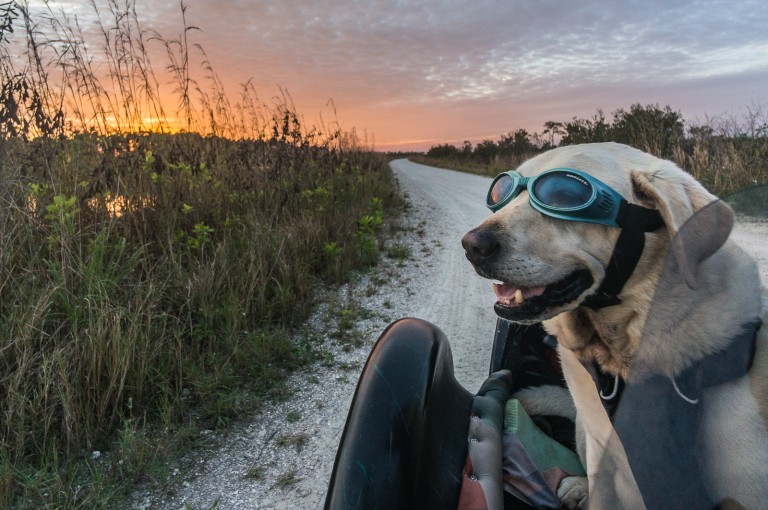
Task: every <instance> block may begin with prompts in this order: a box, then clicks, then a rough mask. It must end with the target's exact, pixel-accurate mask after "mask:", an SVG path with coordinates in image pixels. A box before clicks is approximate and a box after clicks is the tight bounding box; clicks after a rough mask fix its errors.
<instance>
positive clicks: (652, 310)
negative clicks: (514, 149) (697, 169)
mask: <svg viewBox="0 0 768 510" xmlns="http://www.w3.org/2000/svg"><path fill="white" fill-rule="evenodd" d="M487 205H488V206H489V208H491V209H492V210H493V211H494V213H493V214H492V215H491V216H490V217H489V218H488V219H486V220H485V221H484V222H483V223H482V224H481V225H480V226H479V227H477V228H475V229H473V230H472V231H470V232H468V233H467V234H466V235H465V236H464V238H463V239H462V244H463V246H464V249H465V251H466V256H467V258H468V259H469V261H470V262H471V263H472V264H473V266H474V268H475V270H476V271H477V272H478V274H480V275H481V276H483V277H485V278H489V279H492V280H494V281H495V283H494V284H493V288H494V291H495V292H496V295H497V298H498V301H497V303H496V305H495V310H496V312H497V314H498V315H499V316H501V317H503V318H506V319H508V320H511V321H513V322H519V323H523V324H531V323H536V322H542V321H543V324H544V327H545V329H546V330H547V331H548V332H549V333H550V334H552V335H555V336H556V337H557V339H558V342H559V352H560V358H561V364H562V367H563V373H564V376H565V380H566V383H567V385H568V389H569V391H570V393H571V396H572V398H573V403H574V405H575V409H576V424H577V443H578V449H579V454H580V456H581V458H582V462H583V463H584V465H585V467H586V471H587V474H588V477H587V478H586V479H585V478H578V477H567V478H565V479H564V480H563V481H562V482H561V483H560V486H559V488H558V496H559V497H560V499H561V501H562V502H563V503H564V504H565V506H567V507H568V508H586V507H587V505H589V506H590V507H591V508H631V509H635V508H715V507H717V506H718V505H721V506H722V507H728V508H754V509H760V508H762V509H765V508H768V334H766V329H768V326H764V327H762V328H761V324H762V322H763V321H765V319H766V299H765V297H764V294H763V289H762V285H761V283H760V274H759V271H758V267H757V265H756V264H755V262H754V261H753V260H752V259H751V258H750V257H749V256H747V254H746V253H745V252H744V251H743V250H742V249H741V248H739V247H738V246H737V245H736V244H735V243H734V241H733V240H732V239H730V237H729V234H730V231H731V228H732V225H733V219H734V216H733V212H732V210H731V209H730V208H729V207H728V206H727V205H726V204H724V203H723V202H721V201H719V200H717V199H716V197H714V196H713V195H711V194H710V193H709V192H708V191H706V189H705V188H704V187H703V186H702V185H701V184H700V183H698V182H697V181H696V180H695V179H694V178H693V177H691V176H690V175H689V174H687V173H685V172H684V171H682V170H681V169H679V168H678V167H677V166H675V165H674V164H673V163H671V162H669V161H665V160H662V159H658V158H656V157H653V156H651V155H649V154H646V153H644V152H642V151H639V150H636V149H633V148H630V147H627V146H624V145H620V144H615V143H604V144H587V145H577V146H567V147H560V148H557V149H554V150H552V151H549V152H546V153H544V154H541V155H539V156H537V157H535V158H533V159H531V160H528V161H527V162H525V163H524V164H523V165H521V166H520V167H519V168H518V169H517V170H516V171H510V172H507V173H505V174H502V175H501V176H499V177H497V178H496V180H495V181H494V182H493V184H492V186H491V189H490V191H489V194H488V204H487ZM767 242H768V241H767ZM535 395H536V390H532V394H531V395H527V396H526V395H523V398H524V400H525V401H526V402H529V405H533V407H534V410H533V411H534V412H535V411H536V406H538V409H539V410H541V409H547V406H548V405H549V406H550V407H552V406H556V403H555V402H554V401H553V402H551V403H548V402H546V401H543V402H542V401H540V402H539V403H538V404H536V403H535V401H536V400H535ZM530 402H534V403H533V404H530ZM550 404H551V405H550ZM549 411H550V412H555V411H557V410H554V411H553V410H552V409H550V410H549ZM563 412H564V414H567V413H566V412H565V410H563Z"/></svg>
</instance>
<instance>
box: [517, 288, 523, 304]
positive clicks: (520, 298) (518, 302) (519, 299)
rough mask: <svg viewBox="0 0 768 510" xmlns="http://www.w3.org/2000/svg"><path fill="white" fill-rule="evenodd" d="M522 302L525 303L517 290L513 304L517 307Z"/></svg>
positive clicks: (521, 294) (520, 291) (520, 292)
mask: <svg viewBox="0 0 768 510" xmlns="http://www.w3.org/2000/svg"><path fill="white" fill-rule="evenodd" d="M523 301H525V300H524V299H523V291H522V290H520V289H517V292H515V303H517V304H518V305H521V304H523Z"/></svg>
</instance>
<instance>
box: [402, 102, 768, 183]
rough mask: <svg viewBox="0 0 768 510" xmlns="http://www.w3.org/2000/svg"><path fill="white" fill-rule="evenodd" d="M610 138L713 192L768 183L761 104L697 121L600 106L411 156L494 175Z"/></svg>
mask: <svg viewBox="0 0 768 510" xmlns="http://www.w3.org/2000/svg"><path fill="white" fill-rule="evenodd" d="M611 141H612V142H619V143H624V144H627V145H631V146H633V147H636V148H638V149H641V150H644V151H646V152H649V153H651V154H653V155H655V156H658V157H661V158H665V159H670V160H672V161H674V162H675V163H677V164H678V165H679V166H680V167H681V168H683V169H685V170H687V171H688V172H690V173H691V174H692V175H693V176H694V177H696V179H698V180H699V181H701V182H702V183H703V184H704V185H705V186H706V187H707V188H708V189H709V190H710V191H712V192H713V193H715V194H716V195H719V196H723V195H727V194H730V193H733V192H735V191H738V190H742V189H745V188H749V187H752V186H755V185H758V184H765V183H768V112H767V111H766V110H765V109H764V108H763V107H762V106H761V105H759V104H758V105H753V106H752V107H746V108H745V109H744V111H743V112H742V114H741V115H738V116H737V115H726V116H718V117H711V118H707V119H705V120H704V121H703V122H688V121H686V120H685V119H683V117H682V115H681V114H680V113H679V112H676V111H674V110H673V109H672V108H671V107H670V106H665V107H664V108H661V107H660V106H659V105H642V104H633V105H632V106H630V108H629V109H628V110H624V109H619V110H616V111H615V112H613V114H612V115H611V116H610V118H607V117H606V116H605V114H604V113H603V112H602V110H598V111H597V113H595V115H594V116H593V117H592V118H588V119H583V118H575V117H574V118H573V119H572V120H571V121H567V122H559V121H550V122H545V123H544V129H543V130H542V132H541V133H529V132H528V131H527V130H525V129H519V130H517V131H514V132H510V133H508V134H506V135H501V136H500V137H499V139H498V140H495V141H494V140H483V141H482V142H480V143H478V144H476V145H474V146H473V144H472V143H470V142H464V144H463V145H462V146H461V147H457V146H454V145H450V144H443V145H437V146H434V147H432V148H431V149H429V151H427V153H426V155H424V156H415V157H413V158H412V159H413V160H414V161H418V162H421V163H424V164H431V165H435V166H441V167H444V168H452V169H455V170H462V171H467V172H473V173H478V174H481V175H487V176H495V175H497V174H498V173H500V172H502V171H504V170H509V169H511V168H515V167H517V166H518V165H520V164H521V163H522V162H523V161H525V160H526V159H528V158H530V157H532V156H534V155H536V154H539V153H541V152H544V151H546V150H549V149H552V148H554V147H557V146H561V145H573V144H580V143H592V142H611Z"/></svg>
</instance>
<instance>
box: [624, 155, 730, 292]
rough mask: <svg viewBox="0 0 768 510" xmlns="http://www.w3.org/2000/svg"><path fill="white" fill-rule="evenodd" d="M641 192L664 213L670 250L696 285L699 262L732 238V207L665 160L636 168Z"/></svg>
mask: <svg viewBox="0 0 768 510" xmlns="http://www.w3.org/2000/svg"><path fill="white" fill-rule="evenodd" d="M632 184H633V186H634V187H635V190H636V192H637V194H638V195H640V196H643V197H644V198H645V197H647V199H648V201H649V202H651V204H650V205H652V206H654V207H656V208H657V209H658V210H659V212H660V213H661V217H662V219H663V220H664V224H665V225H666V228H667V231H668V232H669V243H670V245H669V251H670V257H671V259H672V260H668V261H667V264H669V263H670V262H672V263H674V264H675V265H676V268H675V269H677V271H678V272H680V273H682V276H683V277H684V278H685V283H686V284H687V285H688V287H690V288H691V289H695V288H696V279H697V272H698V267H699V265H700V264H701V263H702V262H703V261H704V260H706V259H707V258H709V257H710V256H711V255H712V254H714V253H715V252H716V251H717V250H719V249H720V247H721V246H722V245H723V244H724V243H725V241H726V240H727V239H728V236H729V235H730V233H731V229H732V228H733V221H734V218H733V211H732V210H731V208H730V207H729V206H728V204H726V203H725V202H723V201H722V200H719V199H718V198H717V197H716V196H714V195H712V194H711V193H709V192H708V191H707V190H706V189H705V188H704V186H702V185H701V184H700V183H699V182H698V181H697V180H696V179H694V178H693V177H692V176H690V175H689V174H687V173H685V172H684V171H682V170H680V169H679V168H677V167H676V166H675V165H674V164H673V163H671V162H668V161H665V162H664V165H663V166H661V167H659V168H657V169H655V170H654V171H653V172H640V171H635V172H632Z"/></svg>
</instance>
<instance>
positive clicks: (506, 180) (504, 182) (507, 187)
mask: <svg viewBox="0 0 768 510" xmlns="http://www.w3.org/2000/svg"><path fill="white" fill-rule="evenodd" d="M514 188H515V179H513V178H512V177H510V176H509V175H507V174H502V175H500V176H499V178H498V179H496V182H494V183H493V187H492V188H491V192H490V193H489V194H488V205H496V204H498V203H499V202H501V201H502V200H504V199H505V198H507V196H508V195H509V194H510V193H512V191H514Z"/></svg>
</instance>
